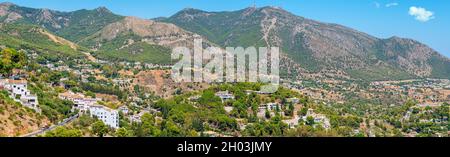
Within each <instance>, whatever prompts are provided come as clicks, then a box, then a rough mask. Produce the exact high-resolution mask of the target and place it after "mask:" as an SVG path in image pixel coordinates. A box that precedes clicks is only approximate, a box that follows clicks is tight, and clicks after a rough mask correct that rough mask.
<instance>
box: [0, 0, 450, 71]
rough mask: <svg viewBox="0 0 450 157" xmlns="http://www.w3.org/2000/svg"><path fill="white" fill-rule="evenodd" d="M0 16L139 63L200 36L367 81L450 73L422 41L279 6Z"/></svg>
mask: <svg viewBox="0 0 450 157" xmlns="http://www.w3.org/2000/svg"><path fill="white" fill-rule="evenodd" d="M0 22H2V23H29V24H34V25H38V26H41V27H43V28H45V29H47V30H49V31H50V32H53V33H54V34H56V35H59V36H61V37H62V38H65V39H67V40H69V41H71V42H73V43H77V44H80V45H81V46H86V47H89V48H92V49H93V50H94V51H96V50H97V49H98V48H99V47H101V46H99V45H108V44H109V45H110V49H105V50H106V51H114V50H121V49H123V48H125V49H124V50H123V51H116V52H115V53H116V54H111V55H110V56H109V58H110V59H113V58H117V57H118V56H120V57H119V58H122V59H126V58H127V57H130V58H133V57H131V56H130V55H126V54H132V55H139V57H134V58H141V57H144V56H145V57H146V58H148V59H147V60H140V61H147V62H154V61H155V60H152V59H151V58H152V56H147V55H155V54H154V53H147V54H145V53H140V52H143V51H151V52H152V51H154V52H157V54H165V53H169V52H170V50H168V49H170V48H173V47H174V46H188V47H189V46H191V45H192V44H191V45H188V44H187V43H188V42H187V41H188V40H192V39H193V38H194V37H195V36H198V35H200V37H201V38H202V39H204V41H206V42H207V45H218V46H221V47H227V46H233V47H235V46H244V47H248V46H278V47H280V49H281V51H282V52H283V53H282V56H283V57H285V58H286V59H288V60H292V62H293V63H295V64H298V67H301V68H304V69H306V70H308V71H310V72H317V71H321V70H324V69H331V70H341V71H344V72H346V73H347V74H348V75H351V76H352V77H355V78H359V79H369V80H370V79H373V80H385V79H408V78H422V77H438V78H450V59H449V58H448V57H446V56H444V55H442V54H440V53H439V52H437V51H435V50H434V49H432V48H430V47H428V46H427V45H425V44H422V43H420V42H418V41H416V40H413V39H407V38H400V37H397V36H393V37H391V38H386V39H383V38H377V37H374V36H372V35H370V34H367V33H364V32H361V31H358V30H356V29H353V28H349V27H346V26H343V25H339V24H334V23H324V22H320V21H316V20H312V19H308V18H305V17H302V16H298V15H295V14H293V13H290V12H288V11H286V10H283V9H282V8H280V7H273V6H266V7H261V8H256V7H248V8H244V9H241V10H236V11H215V12H208V11H203V10H199V9H193V8H185V9H183V10H181V11H179V12H177V13H175V14H174V15H172V16H170V17H166V18H156V19H152V20H146V19H140V18H136V17H129V16H122V15H116V14H114V13H113V12H111V11H110V10H109V9H107V8H106V7H98V8H96V9H92V10H86V9H81V10H77V11H73V12H60V11H54V10H49V9H33V8H27V7H21V6H18V5H15V4H12V3H1V4H0ZM164 32H166V34H164ZM183 36H184V37H183ZM105 37H107V38H105ZM108 37H110V38H108ZM175 38H180V39H182V40H183V41H182V42H180V41H177V40H175ZM116 39H117V40H116ZM130 42H131V43H130ZM172 42H174V43H175V44H173V43H172ZM155 46H156V47H155ZM129 47H131V49H128V48H129ZM126 52H129V53H126ZM122 53H125V54H122ZM103 54H104V55H109V54H108V52H104V53H103ZM111 56H113V57H111ZM156 56H159V55H156ZM160 57H161V56H160ZM167 57H168V55H162V58H160V59H158V60H159V61H161V60H166V61H167V59H163V58H167ZM132 61H137V60H132ZM285 66H287V65H285ZM296 67H297V66H296ZM290 69H291V68H290ZM287 73H290V72H289V71H288V72H287ZM361 76H368V77H361ZM293 77H297V76H296V74H293Z"/></svg>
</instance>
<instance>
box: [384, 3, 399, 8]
mask: <svg viewBox="0 0 450 157" xmlns="http://www.w3.org/2000/svg"><path fill="white" fill-rule="evenodd" d="M397 5H398V3H388V4H386V5H385V6H386V7H387V8H389V7H395V6H397Z"/></svg>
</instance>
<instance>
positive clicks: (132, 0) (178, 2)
mask: <svg viewBox="0 0 450 157" xmlns="http://www.w3.org/2000/svg"><path fill="white" fill-rule="evenodd" d="M4 1H5V0H0V2H4ZM8 2H12V3H15V4H18V5H22V6H27V7H33V8H49V9H54V10H61V11H73V10H78V9H93V8H96V7H99V6H105V7H107V8H109V9H110V10H111V11H113V12H114V13H117V14H121V15H128V16H138V17H141V18H154V17H161V16H166V17H167V16H171V15H173V14H175V13H176V12H177V11H179V10H181V9H183V8H188V7H189V8H197V9H202V10H206V11H232V10H239V9H242V8H245V7H249V6H252V5H253V4H254V2H256V5H257V6H258V7H261V6H281V7H282V8H283V9H285V10H288V11H290V12H292V13H294V14H296V15H299V16H303V17H306V18H310V19H314V20H318V21H322V22H329V23H337V24H341V25H344V26H348V27H351V28H354V29H357V30H360V31H362V32H366V33H368V34H371V35H374V36H376V37H379V38H389V37H391V36H399V37H406V38H412V39H415V40H418V41H420V42H423V43H425V44H427V45H429V46H431V47H432V48H434V49H435V50H437V51H438V52H440V53H441V54H444V55H446V56H447V57H450V29H449V28H450V0H8ZM412 7H414V8H412Z"/></svg>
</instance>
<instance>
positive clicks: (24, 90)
mask: <svg viewBox="0 0 450 157" xmlns="http://www.w3.org/2000/svg"><path fill="white" fill-rule="evenodd" d="M0 89H5V90H6V91H8V92H9V94H10V97H11V98H12V99H14V101H16V102H19V103H21V104H22V105H23V106H26V107H29V108H31V109H34V110H35V111H37V112H41V110H40V108H39V105H38V104H39V102H38V97H37V96H36V95H34V94H32V93H31V92H30V91H29V90H28V82H27V81H26V80H14V79H1V80H0Z"/></svg>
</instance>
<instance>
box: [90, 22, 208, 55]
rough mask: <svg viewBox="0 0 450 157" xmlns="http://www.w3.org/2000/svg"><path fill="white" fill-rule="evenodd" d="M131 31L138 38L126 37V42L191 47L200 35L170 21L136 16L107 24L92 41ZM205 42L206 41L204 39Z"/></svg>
mask: <svg viewBox="0 0 450 157" xmlns="http://www.w3.org/2000/svg"><path fill="white" fill-rule="evenodd" d="M127 33H131V34H133V35H136V36H139V37H140V39H138V40H137V41H136V39H127V43H125V45H127V44H130V43H131V44H132V43H135V42H146V43H148V44H152V45H160V46H164V47H170V48H173V47H177V46H186V47H193V41H194V39H196V38H198V39H200V38H201V37H200V36H198V35H196V34H194V33H191V32H188V31H185V30H183V29H182V28H179V27H178V26H176V25H174V24H171V23H163V22H156V21H153V20H146V19H140V18H137V17H125V18H124V19H123V20H121V21H118V22H115V23H112V24H109V25H107V26H106V27H105V28H103V29H102V30H101V31H99V32H98V33H97V35H94V41H96V42H101V41H104V40H107V41H111V40H114V39H116V38H118V37H119V36H121V35H124V34H127ZM206 42H207V41H206Z"/></svg>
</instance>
